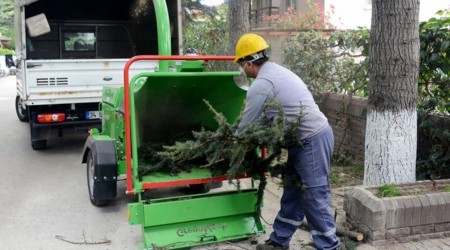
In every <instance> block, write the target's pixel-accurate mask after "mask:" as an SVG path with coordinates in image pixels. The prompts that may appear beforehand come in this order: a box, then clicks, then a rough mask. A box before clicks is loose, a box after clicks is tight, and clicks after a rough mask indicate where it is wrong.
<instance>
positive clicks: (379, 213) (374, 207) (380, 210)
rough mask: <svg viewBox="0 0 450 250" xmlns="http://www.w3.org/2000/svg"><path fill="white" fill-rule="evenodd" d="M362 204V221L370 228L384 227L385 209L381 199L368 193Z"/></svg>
mask: <svg viewBox="0 0 450 250" xmlns="http://www.w3.org/2000/svg"><path fill="white" fill-rule="evenodd" d="M362 205H363V217H362V223H364V224H365V225H366V226H367V227H369V228H370V229H371V230H379V229H385V228H386V226H385V224H386V209H385V207H384V202H383V200H381V199H379V198H378V197H375V196H374V195H373V194H369V195H368V199H367V200H366V201H365V203H363V204H362Z"/></svg>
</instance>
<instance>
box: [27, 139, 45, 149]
mask: <svg viewBox="0 0 450 250" xmlns="http://www.w3.org/2000/svg"><path fill="white" fill-rule="evenodd" d="M31 147H32V148H33V149H34V150H42V149H46V148H47V140H36V141H31Z"/></svg>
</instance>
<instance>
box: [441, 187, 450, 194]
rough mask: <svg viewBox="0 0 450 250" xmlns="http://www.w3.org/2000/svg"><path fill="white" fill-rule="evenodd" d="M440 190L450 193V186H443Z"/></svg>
mask: <svg viewBox="0 0 450 250" xmlns="http://www.w3.org/2000/svg"><path fill="white" fill-rule="evenodd" d="M442 191H444V192H447V193H450V186H445V187H444V189H443V190H442Z"/></svg>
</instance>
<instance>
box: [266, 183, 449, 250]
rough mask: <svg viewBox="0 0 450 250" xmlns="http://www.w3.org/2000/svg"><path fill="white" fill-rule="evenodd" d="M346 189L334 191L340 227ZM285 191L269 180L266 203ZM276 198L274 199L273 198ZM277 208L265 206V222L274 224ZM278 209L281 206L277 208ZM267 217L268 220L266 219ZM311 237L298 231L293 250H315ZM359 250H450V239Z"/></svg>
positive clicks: (268, 227) (369, 246) (335, 208)
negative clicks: (268, 208) (268, 209)
mask: <svg viewBox="0 0 450 250" xmlns="http://www.w3.org/2000/svg"><path fill="white" fill-rule="evenodd" d="M345 189H346V188H337V189H333V190H332V193H333V195H332V207H333V211H336V212H337V216H336V222H337V224H338V225H341V226H342V225H343V224H344V223H345V212H344V210H343V201H344V194H345ZM282 192H283V189H282V188H281V187H279V185H278V181H277V180H276V179H269V183H268V185H267V187H266V191H265V193H264V195H265V201H267V200H270V201H271V202H275V200H276V199H277V198H278V200H277V202H279V199H280V198H281V194H282ZM271 196H274V197H271ZM273 207H275V206H273V205H271V206H270V211H267V210H266V208H267V206H265V207H264V208H263V213H262V216H263V218H264V220H265V221H266V223H267V222H269V223H272V222H273V219H274V217H275V216H276V214H277V212H278V210H276V211H275V209H274V208H273ZM276 207H277V209H278V208H279V205H277V206H276ZM266 217H267V218H266ZM271 231H272V229H271V225H267V235H269V234H270V232H271ZM310 243H311V236H310V234H309V232H306V231H305V230H298V231H297V233H296V234H295V235H294V238H293V239H292V244H291V248H290V249H293V250H297V249H315V248H314V247H311V244H310ZM356 249H357V250H391V249H392V250H450V238H440V239H430V240H421V241H412V242H407V243H401V244H395V245H393V244H391V245H386V246H382V247H373V246H371V245H369V244H367V243H364V242H362V243H360V244H358V246H357V248H356Z"/></svg>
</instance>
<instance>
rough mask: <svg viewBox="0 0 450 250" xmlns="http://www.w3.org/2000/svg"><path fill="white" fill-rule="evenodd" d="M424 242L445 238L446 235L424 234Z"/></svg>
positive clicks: (441, 233)
mask: <svg viewBox="0 0 450 250" xmlns="http://www.w3.org/2000/svg"><path fill="white" fill-rule="evenodd" d="M421 236H422V240H431V239H437V238H444V233H443V232H440V233H431V234H422V235H421Z"/></svg>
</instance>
